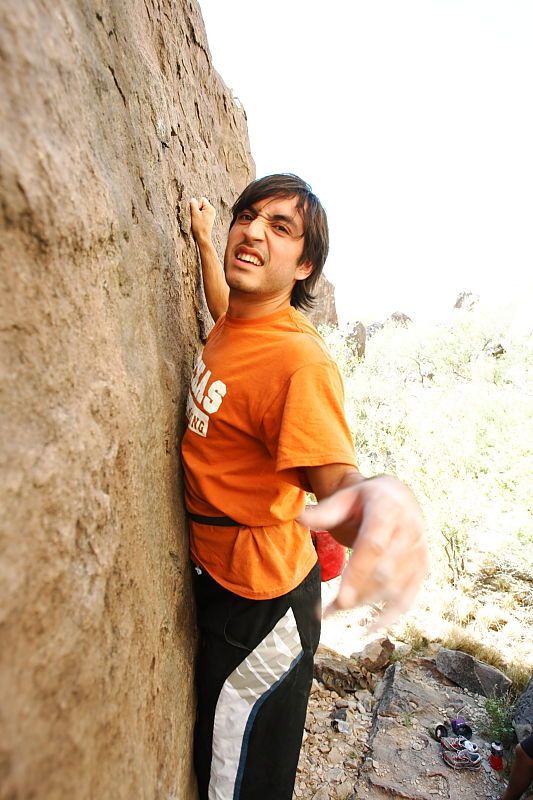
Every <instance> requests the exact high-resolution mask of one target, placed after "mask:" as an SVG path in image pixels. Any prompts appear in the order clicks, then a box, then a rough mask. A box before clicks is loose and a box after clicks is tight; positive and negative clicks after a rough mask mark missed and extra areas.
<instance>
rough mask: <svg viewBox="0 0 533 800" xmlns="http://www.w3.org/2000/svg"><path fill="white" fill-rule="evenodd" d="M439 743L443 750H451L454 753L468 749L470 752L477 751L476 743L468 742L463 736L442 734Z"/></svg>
mask: <svg viewBox="0 0 533 800" xmlns="http://www.w3.org/2000/svg"><path fill="white" fill-rule="evenodd" d="M440 743H441V745H442V746H443V748H444V749H445V750H453V751H455V752H456V753H458V752H459V751H460V750H468V751H469V752H471V753H477V752H478V746H477V744H474V742H469V741H468V739H465V737H464V736H443V737H442V738H441V739H440Z"/></svg>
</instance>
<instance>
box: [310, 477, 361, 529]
mask: <svg viewBox="0 0 533 800" xmlns="http://www.w3.org/2000/svg"><path fill="white" fill-rule="evenodd" d="M356 496H357V487H356V486H349V487H347V488H346V489H342V490H341V491H340V492H336V493H335V494H334V495H331V497H327V498H326V499H325V500H321V501H320V503H318V505H316V506H312V507H311V508H308V509H306V510H305V511H304V512H303V513H302V514H300V516H299V517H298V521H299V522H301V523H302V525H305V526H306V527H307V528H313V529H315V530H326V531H328V530H331V529H332V528H336V527H337V526H338V525H340V524H341V523H342V522H344V521H345V520H346V519H348V517H349V516H350V512H351V511H352V509H353V505H354V501H355V498H356Z"/></svg>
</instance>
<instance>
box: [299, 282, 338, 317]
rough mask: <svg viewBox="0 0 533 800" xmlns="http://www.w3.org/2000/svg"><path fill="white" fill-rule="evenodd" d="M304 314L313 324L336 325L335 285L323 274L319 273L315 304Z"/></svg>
mask: <svg viewBox="0 0 533 800" xmlns="http://www.w3.org/2000/svg"><path fill="white" fill-rule="evenodd" d="M306 316H307V317H308V318H309V319H310V320H311V322H312V323H313V325H315V326H317V325H332V326H333V325H338V318H337V307H336V305H335V287H334V285H333V284H332V283H331V281H328V279H327V278H326V276H325V275H321V276H320V278H319V281H318V283H317V288H316V305H315V307H314V308H313V309H312V310H311V311H307V312H306Z"/></svg>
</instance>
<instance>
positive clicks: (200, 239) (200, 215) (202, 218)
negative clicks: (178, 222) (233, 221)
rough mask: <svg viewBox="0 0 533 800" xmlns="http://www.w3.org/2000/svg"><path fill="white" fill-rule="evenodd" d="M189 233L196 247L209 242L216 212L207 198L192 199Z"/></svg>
mask: <svg viewBox="0 0 533 800" xmlns="http://www.w3.org/2000/svg"><path fill="white" fill-rule="evenodd" d="M190 206H191V232H192V235H193V236H194V240H195V242H196V244H197V245H198V246H200V245H202V244H204V243H209V242H211V234H212V231H213V223H214V221H215V216H216V211H215V208H214V206H212V205H211V203H210V202H209V200H208V199H207V197H201V198H200V200H197V199H196V198H195V197H193V198H192V200H191V203H190Z"/></svg>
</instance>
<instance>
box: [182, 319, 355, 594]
mask: <svg viewBox="0 0 533 800" xmlns="http://www.w3.org/2000/svg"><path fill="white" fill-rule="evenodd" d="M343 402H344V391H343V386H342V380H341V377H340V375H339V371H338V369H337V366H336V364H335V362H334V361H333V360H332V358H331V356H330V355H329V353H328V351H327V349H326V346H325V344H324V342H323V340H322V338H321V337H320V336H319V334H318V333H317V331H316V330H315V328H314V327H313V326H312V325H311V323H310V322H308V321H307V319H306V318H305V317H304V316H303V314H301V313H300V312H298V311H296V310H295V309H294V308H292V307H289V308H285V309H283V310H281V311H277V312H276V313H274V314H271V315H269V316H268V317H262V318H260V319H236V318H233V317H229V316H228V315H224V316H222V317H221V318H220V319H219V320H218V321H217V323H216V325H215V327H214V328H213V330H212V331H211V333H210V335H209V337H208V340H207V344H206V346H205V348H204V351H203V353H202V355H201V356H200V358H199V359H198V361H197V363H196V366H195V369H194V373H193V377H192V382H191V389H190V392H189V398H188V402H187V421H188V427H187V431H186V433H185V436H184V439H183V443H182V457H183V464H184V469H185V500H186V505H187V509H188V510H189V511H190V512H191V513H194V514H201V515H204V516H210V517H220V516H226V517H230V518H231V519H233V520H236V521H237V522H239V523H240V527H235V526H224V527H219V526H212V525H203V524H199V523H196V522H192V521H191V523H190V527H191V554H192V558H193V560H194V561H195V562H197V563H198V564H200V565H201V566H203V567H204V568H205V569H206V570H207V572H208V573H209V574H210V575H211V576H212V577H213V578H214V579H215V580H216V581H217V582H218V583H220V584H221V585H222V586H224V587H226V588H227V589H229V590H230V591H232V592H234V593H235V594H238V595H241V596H243V597H248V598H251V599H267V598H272V597H278V596H279V595H282V594H285V593H286V592H288V591H290V590H291V589H293V588H294V587H295V586H297V585H298V584H299V583H300V582H301V581H302V580H303V578H304V577H305V576H306V575H307V573H308V572H309V571H310V569H311V568H312V567H313V565H314V564H315V563H316V553H315V550H314V547H313V544H312V542H311V537H310V536H309V531H308V530H307V529H306V528H304V527H303V526H302V525H300V523H299V522H297V521H296V517H297V516H298V515H299V514H300V513H301V512H302V510H303V507H304V503H305V491H309V490H310V486H309V485H308V483H307V480H306V473H305V467H314V466H320V465H323V464H350V465H353V466H355V464H356V462H355V455H354V448H353V442H352V437H351V434H350V431H349V429H348V425H347V423H346V420H345V417H344V411H343Z"/></svg>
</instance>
